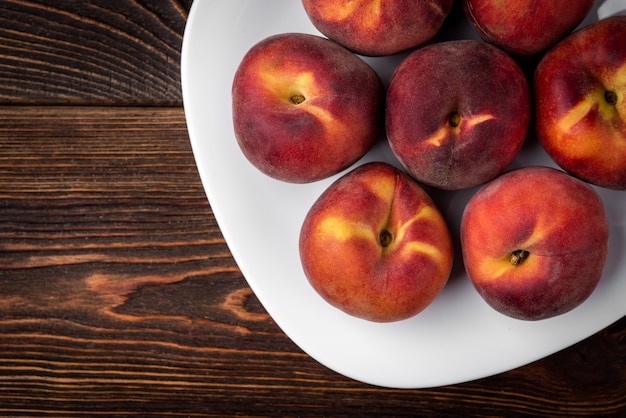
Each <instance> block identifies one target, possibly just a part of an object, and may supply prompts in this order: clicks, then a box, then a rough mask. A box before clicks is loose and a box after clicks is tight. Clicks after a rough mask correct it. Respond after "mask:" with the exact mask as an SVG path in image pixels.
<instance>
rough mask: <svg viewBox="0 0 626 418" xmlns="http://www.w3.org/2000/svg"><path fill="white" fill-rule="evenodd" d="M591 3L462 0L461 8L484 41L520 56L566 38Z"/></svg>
mask: <svg viewBox="0 0 626 418" xmlns="http://www.w3.org/2000/svg"><path fill="white" fill-rule="evenodd" d="M592 6H593V0H576V1H569V0H514V1H493V0H463V9H464V10H465V14H466V15H467V18H468V20H469V21H470V22H471V23H472V24H473V25H474V27H475V28H476V30H477V31H478V34H479V35H480V36H481V37H482V38H483V39H484V40H485V41H487V42H489V43H492V44H494V45H496V46H498V47H500V48H502V49H504V50H505V51H507V52H510V53H512V54H515V55H519V56H529V55H536V54H539V53H541V52H543V51H545V50H547V49H548V48H550V47H551V46H552V45H554V44H556V43H557V42H558V41H560V40H561V39H563V38H564V37H565V36H567V35H568V34H569V33H570V32H571V31H572V30H574V28H576V26H577V25H578V24H579V23H580V22H582V21H583V19H584V18H585V16H587V14H588V13H589V11H590V10H591V7H592Z"/></svg>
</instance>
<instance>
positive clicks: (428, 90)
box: [386, 40, 531, 190]
mask: <svg viewBox="0 0 626 418" xmlns="http://www.w3.org/2000/svg"><path fill="white" fill-rule="evenodd" d="M530 114H531V110H530V92H529V86H528V82H527V81H526V78H525V76H524V74H523V72H522V70H521V69H520V67H519V66H518V65H517V64H516V63H515V61H513V59H512V58H511V57H509V56H508V55H507V54H506V53H505V52H503V51H501V50H499V49H498V48H496V47H494V46H491V45H489V44H487V43H485V42H481V41H475V40H459V41H447V42H440V43H437V44H432V45H429V46H427V47H424V48H421V49H418V50H417V51H415V52H413V53H412V54H411V55H409V56H408V57H407V58H406V59H405V60H404V61H403V62H402V63H401V64H400V65H399V66H398V68H397V69H396V70H395V72H394V74H393V76H392V78H391V82H390V85H389V90H388V92H387V116H386V123H387V137H388V139H389V143H390V145H391V148H392V150H393V152H394V154H395V155H396V156H397V157H398V159H399V160H400V162H401V163H402V165H403V166H404V167H405V168H406V169H407V171H408V172H409V173H410V174H411V175H413V176H414V177H415V178H416V179H417V180H418V181H420V182H423V183H425V184H428V185H431V186H435V187H438V188H441V189H449V190H455V189H464V188H469V187H473V186H476V185H479V184H482V183H484V182H486V181H488V180H491V179H493V178H494V177H496V176H497V175H498V174H500V173H501V172H502V171H504V170H505V169H506V168H507V167H508V166H509V164H511V162H512V161H513V160H514V159H515V157H516V156H517V154H518V153H519V151H520V149H521V147H522V145H523V143H524V140H525V138H526V134H527V132H528V127H529V124H530Z"/></svg>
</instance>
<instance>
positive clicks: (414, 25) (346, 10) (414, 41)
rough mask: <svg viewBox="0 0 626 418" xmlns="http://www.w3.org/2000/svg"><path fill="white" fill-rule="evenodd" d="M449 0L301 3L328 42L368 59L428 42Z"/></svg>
mask: <svg viewBox="0 0 626 418" xmlns="http://www.w3.org/2000/svg"><path fill="white" fill-rule="evenodd" d="M453 3H454V1H453V0H430V1H413V0H378V1H363V0H353V1H335V0H302V4H303V6H304V9H305V11H306V13H307V15H308V16H309V18H310V19H311V22H312V23H313V25H314V26H315V27H316V28H317V29H318V30H319V31H320V32H322V33H323V34H324V35H326V36H328V37H329V38H330V39H333V40H335V41H336V42H338V43H340V44H342V45H344V46H345V47H347V48H349V49H351V50H352V51H354V52H356V53H358V54H361V55H368V56H384V55H392V54H396V53H398V52H402V51H405V50H408V49H410V48H414V47H416V46H418V45H421V44H424V43H425V42H427V41H429V40H430V39H432V38H433V37H434V36H435V34H436V33H437V32H438V31H439V29H440V28H441V25H442V24H443V22H444V20H445V19H446V17H447V16H448V14H449V13H450V10H451V9H452V4H453Z"/></svg>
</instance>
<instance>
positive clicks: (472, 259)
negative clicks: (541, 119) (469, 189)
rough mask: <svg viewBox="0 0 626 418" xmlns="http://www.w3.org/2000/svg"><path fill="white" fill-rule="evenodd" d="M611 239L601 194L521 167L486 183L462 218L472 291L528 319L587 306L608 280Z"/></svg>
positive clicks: (564, 177)
mask: <svg viewBox="0 0 626 418" xmlns="http://www.w3.org/2000/svg"><path fill="white" fill-rule="evenodd" d="M608 238H609V227H608V222H607V218H606V214H605V210H604V205H603V203H602V200H601V199H600V197H599V195H598V194H597V193H596V191H595V190H594V189H592V188H591V187H590V186H589V185H588V184H586V183H584V182H582V181H580V180H578V179H576V178H574V177H572V176H570V175H568V174H566V173H564V172H562V171H560V170H556V169H553V168H548V167H535V166H531V167H525V168H520V169H517V170H514V171H510V172H508V173H506V174H503V175H501V176H500V177H498V178H496V179H495V180H492V181H491V182H489V183H487V184H486V185H484V186H483V187H482V188H480V189H479V190H478V192H476V194H475V195H474V196H473V197H472V198H471V199H470V201H469V202H468V204H467V206H466V208H465V211H464V212H463V217H462V220H461V248H462V253H463V262H464V264H465V270H466V271H467V274H468V276H469V278H470V279H471V281H472V283H473V284H474V287H475V288H476V290H477V291H478V292H479V294H480V295H481V296H482V297H483V299H484V300H485V301H486V302H487V303H488V304H489V305H491V306H492V307H493V308H494V309H495V310H497V311H499V312H501V313H503V314H505V315H508V316H511V317H513V318H518V319H524V320H539V319H546V318H550V317H554V316H556V315H560V314H563V313H566V312H568V311H570V310H572V309H574V308H575V307H577V306H578V305H580V304H581V303H583V302H584V301H585V300H586V299H587V298H588V297H589V296H590V295H591V293H592V292H593V290H594V289H595V288H596V286H597V284H598V282H599V281H600V278H601V277H602V272H603V269H604V265H605V262H606V257H607V251H608Z"/></svg>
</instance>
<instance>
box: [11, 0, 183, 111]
mask: <svg viewBox="0 0 626 418" xmlns="http://www.w3.org/2000/svg"><path fill="white" fill-rule="evenodd" d="M191 3H192V0H159V1H157V2H150V1H148V2H146V1H139V0H132V1H123V0H115V1H111V0H90V1H81V0H70V1H60V2H52V1H18V0H2V1H0V103H4V104H9V103H14V104H118V105H120V104H122V105H123V104H125V105H158V106H170V105H180V104H181V101H182V95H181V88H180V50H181V46H182V37H183V31H184V27H185V22H186V20H187V15H188V12H189V9H190V7H191Z"/></svg>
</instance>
